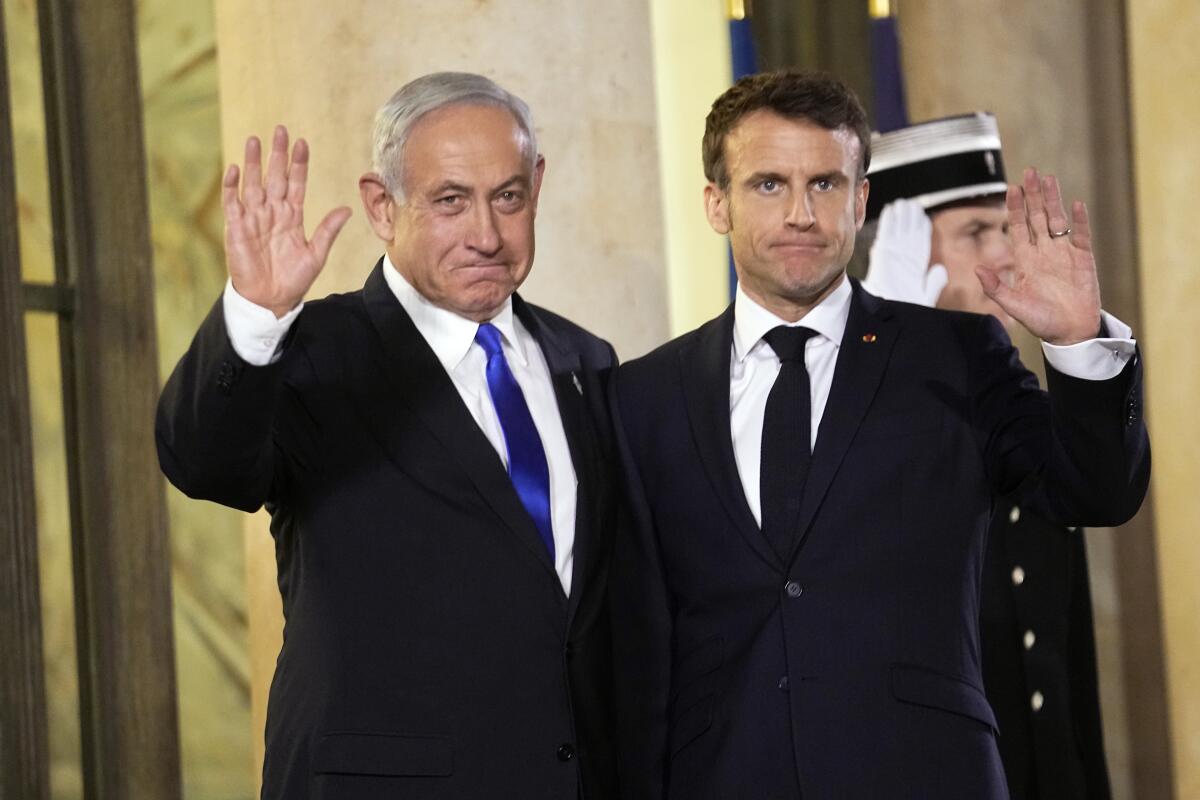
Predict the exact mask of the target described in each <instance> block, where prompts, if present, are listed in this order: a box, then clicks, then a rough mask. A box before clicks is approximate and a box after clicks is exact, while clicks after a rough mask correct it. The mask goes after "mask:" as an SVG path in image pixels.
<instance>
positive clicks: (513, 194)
mask: <svg viewBox="0 0 1200 800" xmlns="http://www.w3.org/2000/svg"><path fill="white" fill-rule="evenodd" d="M524 199H525V198H524V196H523V195H522V194H521V193H520V192H518V191H515V190H513V189H509V190H508V191H506V192H501V193H500V194H498V195H496V202H497V203H499V204H500V205H501V206H505V207H508V208H514V207H516V206H519V205H521V201H523V200H524Z"/></svg>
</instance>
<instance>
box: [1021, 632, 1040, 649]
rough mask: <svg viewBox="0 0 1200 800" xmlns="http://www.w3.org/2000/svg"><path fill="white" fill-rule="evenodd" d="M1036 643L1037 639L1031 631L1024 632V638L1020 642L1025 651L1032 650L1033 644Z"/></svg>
mask: <svg viewBox="0 0 1200 800" xmlns="http://www.w3.org/2000/svg"><path fill="white" fill-rule="evenodd" d="M1036 641H1037V637H1036V636H1034V635H1033V631H1025V636H1024V638H1023V639H1022V642H1023V643H1024V644H1025V649H1026V650H1032V649H1033V643H1034V642H1036Z"/></svg>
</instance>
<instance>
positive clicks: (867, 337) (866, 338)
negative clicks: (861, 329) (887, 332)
mask: <svg viewBox="0 0 1200 800" xmlns="http://www.w3.org/2000/svg"><path fill="white" fill-rule="evenodd" d="M877 338H878V337H877V336H875V334H873V333H864V334H863V341H864V342H866V343H867V344H870V343H871V342H873V341H875V339H877Z"/></svg>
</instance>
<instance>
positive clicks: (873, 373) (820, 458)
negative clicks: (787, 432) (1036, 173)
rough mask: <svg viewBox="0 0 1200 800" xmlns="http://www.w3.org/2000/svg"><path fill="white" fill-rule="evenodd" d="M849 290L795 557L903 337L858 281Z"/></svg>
mask: <svg viewBox="0 0 1200 800" xmlns="http://www.w3.org/2000/svg"><path fill="white" fill-rule="evenodd" d="M851 285H852V286H853V288H854V295H853V297H852V298H851V302H850V315H849V318H848V319H847V320H846V332H845V333H844V334H843V336H842V344H841V348H840V349H839V351H838V360H837V367H836V368H835V369H834V373H833V385H832V386H831V387H830V390H829V400H828V402H827V403H826V404H825V413H824V414H823V415H822V417H821V427H820V430H819V432H818V435H817V445H816V448H815V449H814V450H813V460H812V467H811V468H810V470H809V473H808V480H807V481H806V483H805V485H804V497H803V500H802V501H801V504H800V517H799V520H798V522H797V525H796V533H797V536H796V544H795V545H794V547H793V550H792V554H791V557H792V558H795V554H796V552H797V551H798V550H799V549H800V545H801V544H802V543H803V542H804V539H805V537H806V536H807V535H808V530H809V528H810V527H811V526H812V522H813V519H814V517H815V516H816V514H817V511H818V510H819V509H820V508H821V503H822V502H823V501H824V499H825V495H826V493H827V492H828V491H829V486H830V484H831V483H832V482H833V479H834V476H836V475H837V471H838V468H839V467H840V466H841V464H842V460H843V459H844V458H845V456H846V451H847V449H849V447H850V443H851V442H852V441H853V440H854V436H855V434H856V433H857V432H858V427H859V425H860V424H861V423H862V421H863V417H864V416H865V415H866V413H867V409H868V408H869V407H870V405H871V401H872V400H873V399H874V398H875V392H876V391H877V390H878V389H879V382H880V381H881V380H882V379H883V374H884V372H885V371H886V369H887V364H888V360H889V359H890V358H891V353H892V347H893V346H894V345H895V343H896V336H897V335H898V333H899V326H898V325H897V324H896V322H895V321H893V320H892V319H891V313H890V311H889V310H888V309H887V307H886V306H885V305H884V304H883V303H881V302H880V301H879V299H878V298H876V297H873V296H871V295H869V294H866V293H864V292H863V291H862V289H861V288H860V287H859V285H858V283H857V282H852V284H851ZM790 562H791V558H789V563H790Z"/></svg>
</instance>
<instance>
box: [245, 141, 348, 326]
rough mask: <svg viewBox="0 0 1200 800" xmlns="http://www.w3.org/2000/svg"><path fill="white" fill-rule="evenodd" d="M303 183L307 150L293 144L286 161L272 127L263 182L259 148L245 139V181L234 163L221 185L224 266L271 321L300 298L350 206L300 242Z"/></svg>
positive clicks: (321, 264)
mask: <svg viewBox="0 0 1200 800" xmlns="http://www.w3.org/2000/svg"><path fill="white" fill-rule="evenodd" d="M239 178H240V179H241V180H240V181H239ZM307 180H308V144H307V143H306V142H305V141H304V140H303V139H297V140H296V145H295V147H294V148H293V149H292V154H291V160H290V163H289V159H288V132H287V128H285V127H283V126H282V125H279V126H277V127H276V128H275V135H274V137H273V138H272V140H271V155H270V157H269V158H268V160H267V172H266V180H265V182H264V180H263V171H262V145H261V144H260V143H259V141H258V138H257V137H253V136H252V137H250V138H249V139H247V140H246V153H245V174H244V176H243V175H241V174H240V173H239V170H238V167H237V165H236V164H233V165H230V167H229V169H227V170H226V171H225V178H224V180H223V182H222V191H221V204H222V206H224V208H225V261H226V264H227V265H228V267H229V277H230V278H231V279H232V280H233V288H234V289H236V290H237V292H238V294H240V295H241V296H242V297H245V298H246V299H247V300H249V301H251V302H252V303H255V304H256V305H260V306H262V307H264V308H269V309H270V310H271V311H273V312H274V313H275V315H276V316H277V317H282V316H283V315H284V314H286V313H287V312H288V311H290V310H292V309H293V308H295V307H296V305H298V304H299V303H300V302H301V301H302V300H303V299H304V295H305V293H307V292H308V290H309V289H310V288H311V287H312V285H313V282H314V281H315V280H316V279H317V275H319V274H320V272H321V269H322V268H323V267H324V266H325V260H326V258H327V257H328V256H329V249H330V247H332V246H333V241H334V239H336V238H337V235H338V233H339V232H340V231H341V229H342V226H343V225H345V224H346V220H348V219H349V218H350V209H349V208H347V207H345V206H342V207H340V208H335V209H334V210H333V211H330V212H329V213H328V214H326V215H325V218H324V219H322V220H321V223H320V224H319V225H317V227H316V230H314V231H313V236H312V239H311V240H309V239H308V238H306V237H305V235H304V192H305V188H306V182H307ZM239 183H240V184H241V185H240V192H239Z"/></svg>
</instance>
